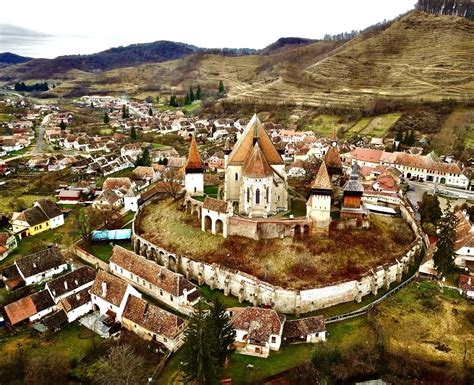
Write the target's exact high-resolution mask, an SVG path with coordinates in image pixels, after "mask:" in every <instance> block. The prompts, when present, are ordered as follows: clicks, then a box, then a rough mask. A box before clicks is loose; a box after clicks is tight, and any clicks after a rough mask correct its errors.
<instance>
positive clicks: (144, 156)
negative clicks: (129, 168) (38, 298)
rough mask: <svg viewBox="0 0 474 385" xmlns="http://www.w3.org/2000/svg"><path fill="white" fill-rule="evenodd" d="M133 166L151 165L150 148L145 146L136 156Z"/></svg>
mask: <svg viewBox="0 0 474 385" xmlns="http://www.w3.org/2000/svg"><path fill="white" fill-rule="evenodd" d="M135 166H148V167H149V166H151V157H150V150H149V149H148V148H145V149H144V150H143V151H142V153H141V155H139V156H138V157H137V161H136V162H135Z"/></svg>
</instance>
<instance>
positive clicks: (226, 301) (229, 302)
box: [199, 285, 252, 308]
mask: <svg viewBox="0 0 474 385" xmlns="http://www.w3.org/2000/svg"><path fill="white" fill-rule="evenodd" d="M199 292H200V293H201V295H202V296H203V297H204V298H205V299H206V300H207V301H209V302H212V301H213V300H214V299H215V298H217V299H218V300H219V301H220V302H221V303H222V304H223V305H224V307H225V308H229V307H246V306H252V304H251V303H250V302H247V301H244V302H242V303H240V302H239V300H238V299H237V298H236V297H234V296H233V295H228V296H226V295H224V292H223V291H222V290H212V289H211V288H210V287H209V286H208V285H201V286H199Z"/></svg>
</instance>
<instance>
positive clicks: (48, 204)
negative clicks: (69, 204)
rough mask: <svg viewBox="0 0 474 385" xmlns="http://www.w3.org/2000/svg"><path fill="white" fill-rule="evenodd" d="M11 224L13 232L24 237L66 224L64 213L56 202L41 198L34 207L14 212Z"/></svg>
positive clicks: (21, 237)
mask: <svg viewBox="0 0 474 385" xmlns="http://www.w3.org/2000/svg"><path fill="white" fill-rule="evenodd" d="M11 224H12V227H13V232H14V233H15V234H17V235H18V237H19V238H20V239H23V238H25V237H30V236H33V235H36V234H39V233H41V232H43V231H46V230H50V229H55V228H57V227H59V226H62V225H64V215H63V213H62V212H61V209H60V208H59V206H58V205H57V204H56V203H54V202H52V201H50V200H49V199H39V200H38V201H36V202H35V204H34V205H33V207H32V208H29V209H26V210H24V211H22V212H15V213H13V215H12V220H11Z"/></svg>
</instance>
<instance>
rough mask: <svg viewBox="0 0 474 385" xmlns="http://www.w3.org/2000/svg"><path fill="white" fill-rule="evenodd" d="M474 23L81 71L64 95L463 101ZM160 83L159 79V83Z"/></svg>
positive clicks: (435, 22) (413, 22)
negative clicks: (221, 90)
mask: <svg viewBox="0 0 474 385" xmlns="http://www.w3.org/2000/svg"><path fill="white" fill-rule="evenodd" d="M473 34H474V23H473V22H472V21H469V20H467V19H464V18H459V17H453V16H434V15H428V14H425V13H421V12H412V13H411V14H409V15H406V16H404V17H402V18H401V19H399V20H396V21H394V22H393V23H392V24H391V25H390V26H388V27H386V28H385V29H383V30H382V29H380V30H378V31H371V32H367V33H364V34H362V35H360V36H359V37H357V38H355V39H353V40H351V41H350V42H348V43H346V44H344V45H342V46H341V44H342V43H335V42H316V43H313V44H310V45H307V46H304V47H298V48H294V49H289V50H285V51H284V52H282V53H278V54H275V55H268V56H267V55H265V56H259V55H250V56H243V57H224V56H218V55H210V54H197V55H191V56H188V57H186V58H183V59H180V60H175V61H169V62H164V63H158V64H146V65H141V66H137V67H130V68H121V69H116V70H112V71H108V72H103V73H100V74H88V73H81V72H79V73H77V75H78V77H74V76H73V78H74V79H75V80H73V81H66V82H64V83H63V84H61V85H60V86H59V87H58V88H57V89H56V91H57V92H63V93H65V92H69V91H70V90H71V89H72V88H75V87H80V86H84V87H88V88H90V89H91V91H92V92H93V91H96V90H101V91H107V92H111V93H117V94H120V93H123V92H126V93H132V94H137V95H144V94H145V93H153V92H160V93H161V94H169V93H171V92H172V90H173V92H175V91H174V90H182V91H183V93H184V92H185V90H187V89H188V87H189V86H190V85H192V84H194V85H195V84H197V83H199V84H201V86H202V87H203V90H216V89H217V84H218V82H219V80H223V81H224V84H225V85H226V88H227V90H228V94H229V96H230V98H231V99H240V100H241V99H246V100H248V99H258V100H265V101H267V102H281V101H286V102H297V103H305V104H313V105H320V104H331V103H333V104H343V105H344V104H350V105H353V104H366V102H367V100H368V99H370V98H371V97H372V96H374V95H380V96H392V97H395V98H403V99H419V98H423V99H425V100H439V99H441V98H443V97H453V98H458V99H462V98H463V97H465V96H466V95H468V94H470V93H472V91H473V89H474V82H473V80H472V75H473V72H474V71H473V67H472V60H471V59H472V58H471V57H470V52H472V51H473V50H474V39H473ZM158 79H159V81H158Z"/></svg>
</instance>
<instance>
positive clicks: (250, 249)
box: [137, 199, 414, 289]
mask: <svg viewBox="0 0 474 385" xmlns="http://www.w3.org/2000/svg"><path fill="white" fill-rule="evenodd" d="M303 203H304V202H303ZM137 231H138V232H139V233H140V234H141V235H142V236H144V237H145V238H146V239H148V240H149V241H151V242H152V243H155V244H157V245H160V246H162V247H164V248H165V249H168V250H169V251H171V252H174V253H177V254H181V255H185V256H188V257H191V258H193V259H195V260H198V261H204V262H207V263H219V264H222V265H224V266H226V267H228V268H231V269H236V270H240V271H243V272H246V273H248V274H251V275H254V276H256V277H257V278H259V279H262V280H263V281H265V282H269V283H272V284H274V285H278V286H283V287H287V288H295V289H303V288H308V287H314V286H316V285H325V284H329V283H332V282H336V281H340V280H351V279H358V278H359V277H360V276H361V275H363V274H365V273H366V272H367V271H369V270H370V269H372V268H375V267H377V266H380V265H382V264H384V263H390V262H394V261H395V259H396V258H397V257H400V256H401V255H403V254H404V253H405V252H406V251H407V249H408V246H409V245H410V244H411V242H412V241H413V238H414V237H413V234H412V232H411V230H410V229H409V227H408V226H407V225H406V223H405V222H404V221H403V220H402V219H401V218H390V217H383V216H376V215H373V216H372V217H371V228H370V229H369V230H356V229H352V230H351V229H347V230H337V229H336V228H335V226H333V227H332V228H331V230H330V234H329V237H318V236H316V235H315V236H309V237H303V238H301V239H293V238H284V239H271V240H260V241H254V240H252V239H249V238H244V237H238V236H230V237H228V238H223V237H221V236H219V235H212V234H210V233H209V232H203V231H201V227H200V221H198V220H197V217H196V216H191V215H190V214H188V213H186V212H185V211H184V210H182V209H181V208H180V202H172V200H170V199H166V200H163V201H157V202H153V203H151V204H149V205H148V206H146V207H145V208H144V209H143V211H142V213H141V215H140V217H139V219H138V222H137ZM341 245H344V246H341Z"/></svg>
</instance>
